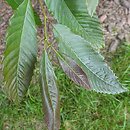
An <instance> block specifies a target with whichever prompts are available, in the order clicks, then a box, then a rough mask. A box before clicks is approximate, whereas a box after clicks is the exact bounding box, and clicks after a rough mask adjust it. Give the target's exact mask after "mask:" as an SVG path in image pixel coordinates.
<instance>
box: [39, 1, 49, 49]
mask: <svg viewBox="0 0 130 130" xmlns="http://www.w3.org/2000/svg"><path fill="white" fill-rule="evenodd" d="M39 4H40V6H41V9H42V13H43V16H44V49H45V50H46V49H47V46H48V44H49V42H48V35H47V16H46V12H45V9H44V6H43V3H42V0H39Z"/></svg>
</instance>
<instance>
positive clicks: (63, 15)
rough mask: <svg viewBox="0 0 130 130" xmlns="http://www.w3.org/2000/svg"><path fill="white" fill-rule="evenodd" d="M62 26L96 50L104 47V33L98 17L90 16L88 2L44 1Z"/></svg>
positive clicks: (75, 0) (77, 0)
mask: <svg viewBox="0 0 130 130" xmlns="http://www.w3.org/2000/svg"><path fill="white" fill-rule="evenodd" d="M44 1H45V3H46V5H47V7H48V9H49V11H50V12H52V14H53V15H54V17H55V19H56V20H57V21H58V23H60V24H64V25H66V26H68V27H69V28H70V29H71V31H72V32H73V33H75V34H78V35H80V36H81V37H83V38H84V39H86V40H87V41H88V42H89V43H90V44H91V45H92V46H93V47H94V48H96V49H98V50H99V49H100V48H102V47H103V46H104V40H103V33H102V29H101V27H100V24H99V22H98V18H97V17H96V16H93V17H91V16H90V15H89V14H88V11H87V6H86V0H71V1H70V0H44Z"/></svg>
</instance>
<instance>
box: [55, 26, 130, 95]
mask: <svg viewBox="0 0 130 130" xmlns="http://www.w3.org/2000/svg"><path fill="white" fill-rule="evenodd" d="M54 29H55V36H56V37H57V39H58V41H59V44H61V43H62V45H61V46H60V50H61V51H62V53H65V54H66V55H67V56H69V57H71V58H72V59H74V60H75V62H76V64H78V65H79V66H80V67H81V68H82V70H83V71H84V72H85V73H86V75H87V77H88V81H89V84H90V86H91V89H92V90H95V91H96V92H101V93H108V94H116V93H121V92H125V91H127V90H126V89H125V88H123V87H122V86H121V84H120V83H119V82H118V80H117V77H116V76H115V75H114V74H113V72H112V71H111V70H110V68H109V67H108V66H107V64H106V63H105V62H104V59H103V57H102V56H101V55H100V54H99V53H97V52H96V51H95V50H93V48H92V47H91V45H89V43H88V42H87V41H86V40H85V39H83V38H82V37H80V36H78V35H75V34H73V33H72V32H71V31H70V29H69V28H68V27H66V26H64V25H55V26H54Z"/></svg>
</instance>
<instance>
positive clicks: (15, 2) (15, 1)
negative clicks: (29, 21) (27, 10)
mask: <svg viewBox="0 0 130 130" xmlns="http://www.w3.org/2000/svg"><path fill="white" fill-rule="evenodd" d="M6 1H7V3H8V4H9V5H10V6H11V7H12V9H13V10H16V9H17V8H18V6H19V5H20V4H21V3H22V2H23V1H24V0H6ZM33 11H34V12H33V13H34V18H35V22H36V25H38V26H40V25H42V22H41V19H40V17H39V15H38V14H37V12H36V11H35V10H34V9H33Z"/></svg>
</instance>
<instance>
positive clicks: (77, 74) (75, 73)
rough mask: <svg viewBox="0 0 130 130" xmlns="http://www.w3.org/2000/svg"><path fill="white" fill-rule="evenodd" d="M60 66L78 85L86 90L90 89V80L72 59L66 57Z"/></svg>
mask: <svg viewBox="0 0 130 130" xmlns="http://www.w3.org/2000/svg"><path fill="white" fill-rule="evenodd" d="M59 61H60V65H61V67H62V69H63V70H64V72H65V73H66V75H67V76H68V77H69V78H70V79H71V80H72V81H74V82H75V83H76V84H77V85H80V86H83V87H84V88H85V89H90V85H89V82H88V78H87V76H86V74H85V73H84V71H83V70H82V69H81V68H80V67H79V66H78V65H77V64H76V63H75V61H74V60H72V59H71V58H70V57H68V56H66V55H64V61H63V60H61V59H59Z"/></svg>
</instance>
